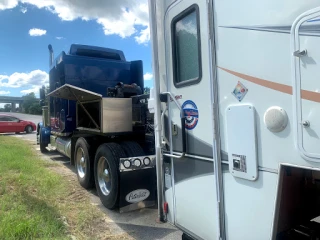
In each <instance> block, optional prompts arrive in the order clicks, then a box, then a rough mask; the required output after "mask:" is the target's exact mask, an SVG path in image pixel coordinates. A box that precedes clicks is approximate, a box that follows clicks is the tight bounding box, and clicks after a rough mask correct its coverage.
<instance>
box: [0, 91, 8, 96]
mask: <svg viewBox="0 0 320 240" xmlns="http://www.w3.org/2000/svg"><path fill="white" fill-rule="evenodd" d="M9 94H10V91H0V95H9Z"/></svg>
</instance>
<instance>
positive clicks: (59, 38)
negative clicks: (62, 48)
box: [56, 37, 64, 40]
mask: <svg viewBox="0 0 320 240" xmlns="http://www.w3.org/2000/svg"><path fill="white" fill-rule="evenodd" d="M56 39H58V40H61V39H64V37H56Z"/></svg>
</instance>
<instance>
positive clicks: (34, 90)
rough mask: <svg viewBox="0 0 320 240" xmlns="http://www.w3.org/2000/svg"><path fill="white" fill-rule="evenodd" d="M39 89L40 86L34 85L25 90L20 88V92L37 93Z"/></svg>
mask: <svg viewBox="0 0 320 240" xmlns="http://www.w3.org/2000/svg"><path fill="white" fill-rule="evenodd" d="M39 89H40V87H34V88H30V89H27V90H22V91H20V92H21V93H22V94H28V93H32V92H34V93H35V94H36V95H38V92H39Z"/></svg>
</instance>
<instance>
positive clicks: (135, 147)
mask: <svg viewBox="0 0 320 240" xmlns="http://www.w3.org/2000/svg"><path fill="white" fill-rule="evenodd" d="M120 145H121V147H122V149H123V150H124V152H125V153H126V157H139V156H144V155H145V153H144V151H143V149H142V147H141V146H140V145H139V144H138V143H137V142H131V141H126V142H121V143H120Z"/></svg>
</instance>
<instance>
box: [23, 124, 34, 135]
mask: <svg viewBox="0 0 320 240" xmlns="http://www.w3.org/2000/svg"><path fill="white" fill-rule="evenodd" d="M24 131H25V132H26V133H32V132H33V128H32V126H30V125H27V126H26V127H25V129H24Z"/></svg>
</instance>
